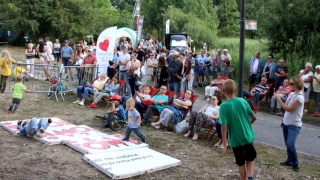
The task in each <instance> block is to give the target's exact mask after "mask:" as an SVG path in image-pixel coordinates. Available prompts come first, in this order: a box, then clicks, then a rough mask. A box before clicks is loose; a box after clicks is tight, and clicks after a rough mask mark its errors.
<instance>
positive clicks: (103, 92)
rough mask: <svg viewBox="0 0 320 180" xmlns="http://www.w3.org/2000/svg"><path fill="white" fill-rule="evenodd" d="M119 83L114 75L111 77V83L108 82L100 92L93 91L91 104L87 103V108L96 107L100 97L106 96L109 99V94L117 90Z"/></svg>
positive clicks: (113, 93) (111, 94)
mask: <svg viewBox="0 0 320 180" xmlns="http://www.w3.org/2000/svg"><path fill="white" fill-rule="evenodd" d="M119 87H120V84H119V80H118V79H117V78H116V77H114V78H112V79H111V83H110V84H108V85H107V86H106V87H105V88H104V89H103V90H101V91H100V92H98V91H97V92H94V100H93V102H92V103H91V104H89V105H87V107H88V108H97V107H98V105H97V104H98V102H99V101H100V100H101V99H102V98H104V97H105V98H107V99H109V98H110V96H113V95H115V94H116V93H117V91H118V90H119Z"/></svg>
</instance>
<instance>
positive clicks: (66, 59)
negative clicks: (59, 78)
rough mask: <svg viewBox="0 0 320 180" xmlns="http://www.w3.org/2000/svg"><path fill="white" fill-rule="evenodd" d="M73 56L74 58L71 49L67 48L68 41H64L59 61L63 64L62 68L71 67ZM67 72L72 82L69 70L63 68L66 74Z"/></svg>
mask: <svg viewBox="0 0 320 180" xmlns="http://www.w3.org/2000/svg"><path fill="white" fill-rule="evenodd" d="M73 56H74V54H73V51H72V48H71V47H70V46H69V41H68V40H65V41H64V47H62V48H61V59H62V63H63V66H64V67H66V66H72V57H73ZM68 71H69V74H70V76H71V77H70V78H71V80H73V77H72V71H71V68H65V73H66V74H68Z"/></svg>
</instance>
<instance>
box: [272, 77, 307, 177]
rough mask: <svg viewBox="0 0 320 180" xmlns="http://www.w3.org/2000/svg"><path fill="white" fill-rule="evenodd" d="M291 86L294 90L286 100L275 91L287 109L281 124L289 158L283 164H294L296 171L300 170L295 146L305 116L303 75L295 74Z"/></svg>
mask: <svg viewBox="0 0 320 180" xmlns="http://www.w3.org/2000/svg"><path fill="white" fill-rule="evenodd" d="M290 86H291V88H292V90H293V92H292V93H290V94H289V96H288V98H287V100H286V102H285V103H284V102H282V100H281V98H280V97H279V96H278V94H277V93H274V97H275V99H276V100H277V101H278V103H279V104H280V105H281V107H282V108H283V109H284V110H285V111H286V112H285V114H284V117H283V121H282V124H281V127H282V131H283V137H284V142H285V145H286V146H287V159H286V161H284V162H281V163H280V165H282V166H292V169H293V170H294V171H296V172H298V171H299V166H298V164H299V161H298V155H297V150H296V147H295V143H296V140H297V138H298V135H299V132H300V129H301V126H302V121H301V120H302V116H303V114H302V113H303V104H304V97H303V94H302V92H301V91H303V89H304V87H305V85H304V82H303V80H302V78H301V76H293V77H292V78H291V79H290Z"/></svg>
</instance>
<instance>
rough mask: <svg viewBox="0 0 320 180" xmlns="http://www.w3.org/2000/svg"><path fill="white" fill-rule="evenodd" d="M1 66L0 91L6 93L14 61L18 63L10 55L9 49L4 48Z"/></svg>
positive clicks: (0, 61)
mask: <svg viewBox="0 0 320 180" xmlns="http://www.w3.org/2000/svg"><path fill="white" fill-rule="evenodd" d="M0 57H1V59H0V67H1V70H2V71H1V77H0V92H1V93H4V91H5V90H6V87H7V83H6V82H7V79H8V77H9V76H10V75H11V68H12V63H16V61H15V60H13V59H12V58H11V56H10V53H9V51H8V50H3V51H2V52H1V56H0Z"/></svg>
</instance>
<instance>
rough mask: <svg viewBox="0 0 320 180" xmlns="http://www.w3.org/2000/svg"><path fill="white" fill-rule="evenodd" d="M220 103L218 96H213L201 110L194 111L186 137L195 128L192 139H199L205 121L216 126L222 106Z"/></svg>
mask: <svg viewBox="0 0 320 180" xmlns="http://www.w3.org/2000/svg"><path fill="white" fill-rule="evenodd" d="M218 104H220V100H219V98H218V96H212V97H211V100H210V101H209V103H208V104H206V105H204V106H203V107H202V108H201V109H200V110H199V111H192V112H191V113H190V117H189V130H188V132H187V133H186V134H185V135H184V137H186V138H187V137H189V136H190V135H191V134H192V132H193V130H194V132H195V133H194V135H193V138H192V140H194V141H195V140H197V139H198V136H199V133H200V130H201V127H202V124H203V123H204V124H207V125H209V126H212V127H214V124H215V121H217V120H218V119H219V108H220V107H219V105H218ZM220 144H221V143H220Z"/></svg>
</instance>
